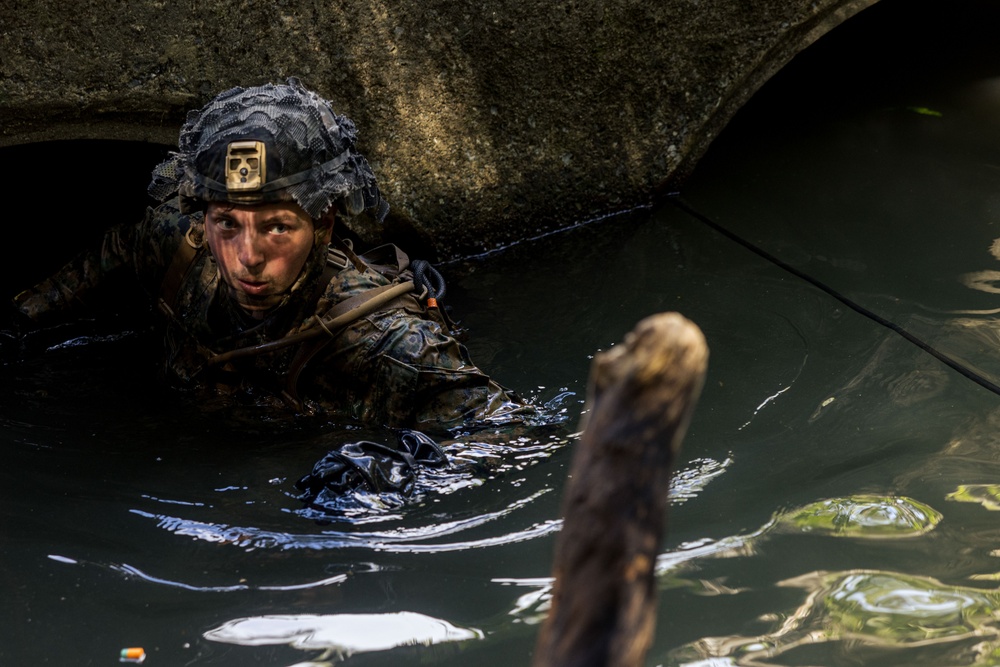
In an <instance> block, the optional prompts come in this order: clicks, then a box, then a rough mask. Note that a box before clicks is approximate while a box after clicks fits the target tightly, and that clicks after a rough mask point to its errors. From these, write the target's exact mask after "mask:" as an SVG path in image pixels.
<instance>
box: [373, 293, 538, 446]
mask: <svg viewBox="0 0 1000 667" xmlns="http://www.w3.org/2000/svg"><path fill="white" fill-rule="evenodd" d="M377 328H378V329H379V330H380V331H381V335H380V336H379V339H378V344H377V345H376V346H375V347H374V349H373V350H372V352H373V353H374V355H375V356H374V369H373V370H374V374H375V381H374V382H373V385H372V403H373V405H375V406H380V409H382V410H384V411H385V415H384V417H385V422H386V423H396V424H406V425H410V426H414V427H416V428H418V429H419V428H429V427H438V428H441V427H444V428H450V427H457V426H463V425H471V424H485V423H496V424H506V423H514V422H519V421H522V420H523V419H525V418H528V417H531V416H534V415H535V410H534V408H533V407H532V406H529V405H526V404H525V403H524V402H523V401H522V400H521V399H520V398H518V397H517V395H516V394H514V393H513V392H511V391H509V390H508V389H505V388H504V387H502V386H501V385H499V384H498V383H496V382H495V381H493V380H492V379H490V377H489V376H487V375H486V374H485V373H483V372H482V371H481V370H480V369H479V368H477V367H476V366H475V364H473V363H472V360H471V359H470V358H469V353H468V351H467V350H466V348H465V346H464V345H462V344H461V343H459V342H458V341H457V340H455V339H454V338H453V337H452V336H450V335H448V334H447V333H445V332H443V331H442V329H441V327H440V325H438V323H437V322H433V321H431V320H425V319H421V318H418V317H415V316H413V315H410V314H408V313H406V312H405V311H397V313H396V317H387V318H383V320H382V321H381V322H379V323H378V325H377Z"/></svg>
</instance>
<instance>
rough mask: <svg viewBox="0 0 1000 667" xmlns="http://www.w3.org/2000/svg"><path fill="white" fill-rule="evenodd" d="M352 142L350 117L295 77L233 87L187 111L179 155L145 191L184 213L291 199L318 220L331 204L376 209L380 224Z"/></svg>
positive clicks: (380, 209)
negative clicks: (175, 202) (211, 205)
mask: <svg viewBox="0 0 1000 667" xmlns="http://www.w3.org/2000/svg"><path fill="white" fill-rule="evenodd" d="M356 137H357V130H356V129H355V127H354V123H353V122H351V120H350V119H349V118H346V117H344V116H338V115H337V114H336V113H335V112H334V111H333V109H332V107H331V106H330V103H329V102H328V101H327V100H325V99H323V98H322V97H320V96H319V95H317V94H316V93H314V92H313V91H311V90H308V89H307V88H305V87H304V86H303V85H302V84H301V83H300V82H299V81H298V80H297V79H294V78H290V79H288V82H287V84H278V85H275V84H266V85H263V86H256V87H252V88H242V87H236V88H232V89H231V90H227V91H225V92H223V93H220V94H219V95H217V96H216V97H215V99H213V100H212V101H211V102H209V103H208V104H206V105H205V106H204V107H203V108H202V109H200V110H197V111H191V112H189V113H188V116H187V121H186V122H185V123H184V126H183V127H182V128H181V132H180V137H179V138H178V142H177V143H178V151H177V152H176V153H172V154H171V156H170V157H169V158H168V159H167V160H166V161H164V162H163V163H161V164H160V165H159V166H157V167H156V169H154V170H153V180H152V182H151V183H150V184H149V188H148V191H149V194H150V195H151V196H153V197H154V198H155V199H158V200H160V201H165V200H167V199H169V198H170V197H173V196H174V195H175V194H176V195H179V196H180V204H181V209H182V210H183V211H184V212H188V213H190V212H193V211H197V210H201V209H204V207H205V205H206V204H207V203H208V202H213V201H217V202H228V203H231V204H262V203H273V202H294V203H296V204H298V205H299V206H300V207H301V208H302V210H304V211H305V212H306V214H308V215H309V216H310V217H312V218H313V219H315V220H318V219H319V218H321V217H322V216H323V214H325V213H326V212H327V211H328V210H329V209H330V207H331V206H334V205H336V206H337V207H338V208H339V209H340V210H341V211H342V212H343V213H345V214H347V215H356V214H358V213H361V212H362V211H364V210H366V209H369V208H375V217H376V218H377V219H378V220H379V221H382V220H383V219H384V218H385V215H386V213H388V211H389V205H388V204H387V203H386V202H385V200H384V199H383V198H382V194H381V193H380V192H379V189H378V185H377V184H376V181H375V174H374V173H373V172H372V169H371V167H370V166H369V165H368V161H367V160H366V159H365V157H364V156H363V155H362V154H361V153H359V152H358V150H357V149H356V148H355V146H354V144H355V141H356ZM255 147H256V148H255ZM257 160H259V162H260V163H259V164H258V162H257ZM248 171H249V174H248ZM239 174H242V175H243V176H242V178H241V177H240V175H239ZM240 181H242V184H241V183H240Z"/></svg>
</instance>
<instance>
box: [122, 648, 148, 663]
mask: <svg viewBox="0 0 1000 667" xmlns="http://www.w3.org/2000/svg"><path fill="white" fill-rule="evenodd" d="M145 659H146V652H145V651H144V650H143V649H141V648H123V649H122V653H121V657H120V658H118V662H134V663H138V664H142V661H143V660H145Z"/></svg>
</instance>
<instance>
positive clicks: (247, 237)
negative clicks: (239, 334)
mask: <svg viewBox="0 0 1000 667" xmlns="http://www.w3.org/2000/svg"><path fill="white" fill-rule="evenodd" d="M329 233H330V229H329V227H326V228H324V229H322V230H321V236H320V241H322V242H323V243H326V242H328V241H329V238H330V237H329ZM205 238H206V240H207V241H208V247H209V248H210V249H211V251H212V255H213V256H214V257H215V261H216V263H217V264H218V266H219V272H220V273H221V275H222V279H223V280H225V281H226V283H227V284H228V285H229V286H230V287H232V288H233V289H235V290H237V291H238V292H241V293H242V294H243V295H244V296H245V297H246V298H243V299H240V302H241V305H242V306H243V308H245V309H247V310H265V309H267V308H270V307H271V306H272V305H273V304H274V299H273V297H275V296H277V295H280V294H282V293H284V292H285V291H286V290H287V289H288V288H290V287H291V286H292V284H293V283H294V282H295V280H296V279H297V278H298V277H299V273H301V272H302V267H303V266H305V263H306V259H307V258H308V257H309V251H310V250H312V247H313V243H314V242H315V241H316V234H315V232H314V229H313V221H312V219H311V218H310V217H309V216H308V215H306V212H305V211H303V210H302V209H301V208H299V207H298V206H297V205H295V204H291V203H288V204H260V205H257V206H233V205H231V204H225V203H222V204H220V203H210V204H209V205H208V209H207V211H206V212H205Z"/></svg>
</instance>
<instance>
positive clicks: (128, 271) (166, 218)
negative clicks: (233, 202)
mask: <svg viewBox="0 0 1000 667" xmlns="http://www.w3.org/2000/svg"><path fill="white" fill-rule="evenodd" d="M181 219H182V216H180V214H179V212H178V211H177V209H176V206H173V205H164V206H161V207H159V208H158V209H156V210H153V209H148V210H147V212H146V216H145V217H144V218H143V220H142V221H141V222H140V223H139V224H138V225H136V224H130V225H119V226H117V227H113V228H111V229H109V230H108V231H107V232H105V234H104V236H103V238H102V239H101V241H100V243H98V244H97V245H96V246H95V247H92V248H89V249H87V250H85V251H84V252H82V253H80V254H79V255H77V256H76V257H74V258H73V259H72V260H70V262H69V263H68V264H66V265H65V266H64V267H62V268H61V269H60V270H59V271H57V272H56V273H55V274H53V275H52V276H50V277H48V278H46V279H45V280H43V281H42V282H40V283H38V284H37V285H35V286H34V287H31V288H29V289H26V290H24V291H23V292H21V293H20V294H18V295H17V296H15V297H14V306H15V308H16V309H17V310H18V311H20V313H22V314H23V315H25V316H27V317H28V318H30V319H31V320H32V321H33V322H35V323H36V324H40V325H46V324H52V323H55V322H59V321H61V320H65V319H66V318H67V317H71V316H77V315H82V314H89V312H90V311H91V302H92V300H93V298H94V297H95V296H96V295H98V294H99V293H100V292H101V291H102V290H103V289H104V288H106V287H107V286H108V284H109V283H114V282H117V281H119V280H122V281H127V280H132V281H136V280H138V281H139V282H140V284H141V285H142V286H143V287H146V288H147V290H148V289H153V290H155V289H156V288H157V285H156V284H155V283H156V281H157V280H162V275H163V270H164V267H165V266H166V265H167V263H168V262H169V258H170V257H171V256H172V254H173V252H174V251H175V250H176V247H177V244H178V242H179V239H180V238H182V236H183V231H186V228H185V230H180V229H179V220H181ZM184 222H185V224H186V219H185V220H184Z"/></svg>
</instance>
